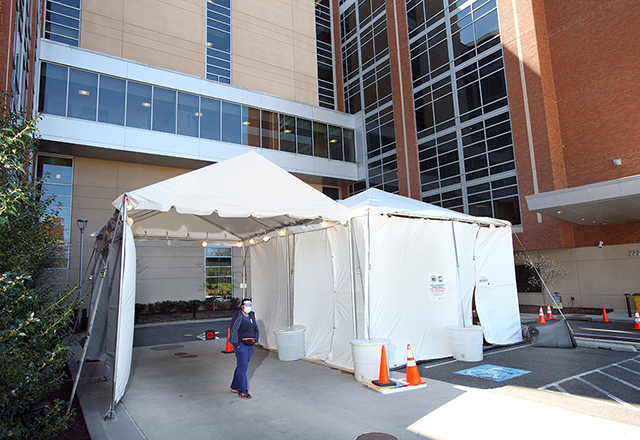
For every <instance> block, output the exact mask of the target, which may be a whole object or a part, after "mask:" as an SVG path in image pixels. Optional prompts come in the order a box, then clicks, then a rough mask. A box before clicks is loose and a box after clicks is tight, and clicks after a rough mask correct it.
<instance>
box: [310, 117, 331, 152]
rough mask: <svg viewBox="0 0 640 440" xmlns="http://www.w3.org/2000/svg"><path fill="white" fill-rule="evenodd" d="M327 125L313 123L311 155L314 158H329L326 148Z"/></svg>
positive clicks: (327, 139) (327, 140)
mask: <svg viewBox="0 0 640 440" xmlns="http://www.w3.org/2000/svg"><path fill="white" fill-rule="evenodd" d="M328 142H329V138H328V137H327V125H326V124H321V123H320V122H314V123H313V155H314V156H316V157H329V150H328V148H327V145H328Z"/></svg>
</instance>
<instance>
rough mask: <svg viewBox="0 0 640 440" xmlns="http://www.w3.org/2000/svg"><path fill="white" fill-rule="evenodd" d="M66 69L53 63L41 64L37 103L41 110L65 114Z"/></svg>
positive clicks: (52, 113)
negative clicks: (38, 99) (38, 100)
mask: <svg viewBox="0 0 640 440" xmlns="http://www.w3.org/2000/svg"><path fill="white" fill-rule="evenodd" d="M68 70H69V69H67V68H66V67H62V66H56V65H55V64H42V71H41V73H40V103H39V110H40V111H41V112H43V113H48V114H50V115H59V116H64V115H65V114H66V109H67V75H68Z"/></svg>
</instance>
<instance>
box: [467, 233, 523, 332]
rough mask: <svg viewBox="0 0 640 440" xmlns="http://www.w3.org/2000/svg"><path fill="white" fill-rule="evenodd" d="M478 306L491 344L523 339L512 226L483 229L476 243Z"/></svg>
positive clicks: (479, 314) (481, 320)
mask: <svg viewBox="0 0 640 440" xmlns="http://www.w3.org/2000/svg"><path fill="white" fill-rule="evenodd" d="M476 267H477V278H476V285H477V288H476V309H477V311H478V317H479V318H480V322H481V324H482V325H483V326H484V327H485V330H484V337H485V339H486V340H487V342H489V343H491V344H514V343H516V342H520V341H521V340H522V333H521V327H520V313H519V306H518V292H517V284H516V275H515V270H514V267H515V265H514V261H513V241H512V238H511V228H496V229H494V230H491V229H489V228H481V230H480V234H479V235H478V241H477V245H476Z"/></svg>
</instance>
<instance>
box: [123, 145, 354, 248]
mask: <svg viewBox="0 0 640 440" xmlns="http://www.w3.org/2000/svg"><path fill="white" fill-rule="evenodd" d="M123 200H126V201H127V202H128V209H130V211H129V217H130V218H131V219H132V220H133V221H134V224H133V232H134V235H135V236H136V237H137V238H141V237H145V236H146V237H148V238H172V239H176V238H177V239H187V238H193V239H209V240H211V241H212V242H215V241H234V240H239V239H246V238H249V237H252V236H254V235H257V234H261V233H265V232H269V231H273V230H276V229H278V228H282V227H284V226H290V225H293V224H299V223H301V222H304V221H310V220H311V221H313V220H316V221H317V222H319V221H320V219H322V220H326V221H348V220H349V218H350V213H349V210H348V209H347V208H345V207H344V206H341V205H340V204H338V203H337V202H335V201H334V200H332V199H331V198H329V197H327V196H325V195H324V194H322V192H320V191H318V190H316V189H315V188H313V187H311V186H310V185H308V184H306V183H305V182H303V181H302V180H300V179H298V178H297V177H295V176H293V175H292V174H290V173H289V172H287V171H285V170H283V169H282V168H280V167H278V166H277V165H275V164H274V163H272V162H270V161H269V160H267V159H265V158H264V157H262V156H261V155H260V154H258V153H256V152H249V153H246V154H242V155H240V156H236V157H234V158H231V159H228V160H225V161H223V162H219V163H216V164H213V165H209V166H206V167H203V168H200V169H198V170H195V171H191V172H188V173H185V174H182V175H180V176H176V177H173V178H171V179H167V180H164V181H162V182H158V183H155V184H153V185H149V186H146V187H144V188H140V189H136V190H134V191H131V192H128V193H124V194H122V195H120V197H118V198H117V199H116V200H114V201H113V203H112V204H113V206H115V207H116V208H120V207H121V206H122V203H123ZM181 214H191V215H181Z"/></svg>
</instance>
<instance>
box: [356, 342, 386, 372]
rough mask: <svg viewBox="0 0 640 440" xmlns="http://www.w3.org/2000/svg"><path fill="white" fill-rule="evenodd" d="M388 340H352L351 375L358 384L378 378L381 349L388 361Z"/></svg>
mask: <svg viewBox="0 0 640 440" xmlns="http://www.w3.org/2000/svg"><path fill="white" fill-rule="evenodd" d="M390 344H391V340H390V339H384V338H374V339H354V340H352V341H351V354H352V356H353V374H354V376H355V378H356V380H357V381H358V382H371V381H372V380H378V379H379V378H380V377H379V376H380V360H381V359H382V347H383V346H384V347H385V348H384V350H385V352H386V353H387V359H389V345H390Z"/></svg>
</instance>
